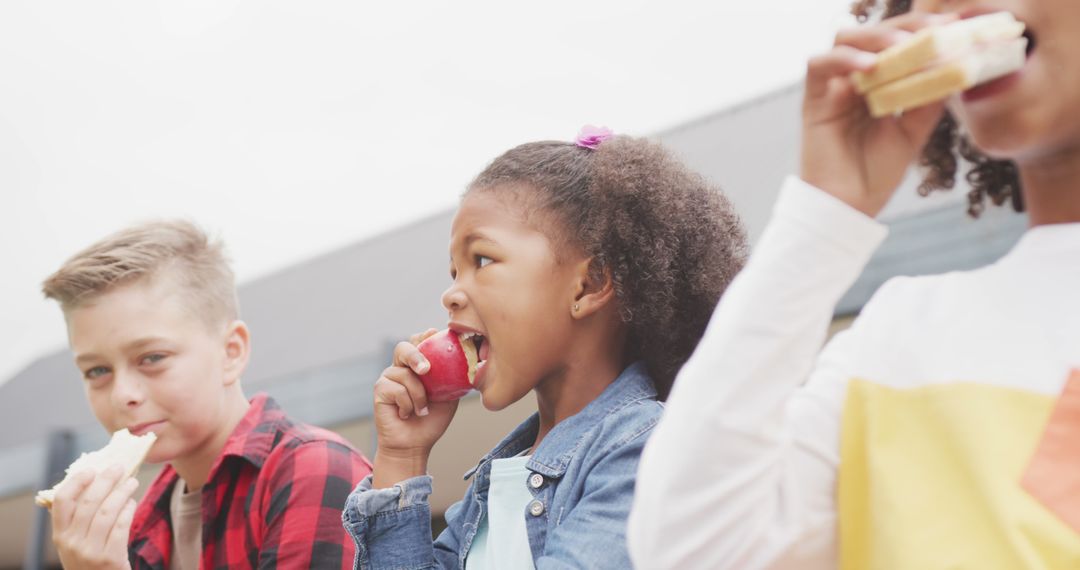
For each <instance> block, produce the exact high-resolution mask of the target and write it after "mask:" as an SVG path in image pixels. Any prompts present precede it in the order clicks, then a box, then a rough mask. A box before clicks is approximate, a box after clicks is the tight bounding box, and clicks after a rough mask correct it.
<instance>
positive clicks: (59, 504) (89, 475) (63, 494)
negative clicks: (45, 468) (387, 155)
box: [50, 471, 94, 536]
mask: <svg viewBox="0 0 1080 570" xmlns="http://www.w3.org/2000/svg"><path fill="white" fill-rule="evenodd" d="M93 481H94V472H93V471H78V472H76V473H73V474H72V475H71V478H70V479H68V480H67V481H64V483H63V484H61V485H60V487H59V488H57V489H56V495H55V496H54V497H53V506H52V509H51V510H50V513H51V514H52V532H53V536H58V535H60V534H62V533H63V532H64V531H65V530H67V528H68V527H69V526H71V518H72V517H73V516H74V515H75V507H76V504H77V503H76V501H77V500H78V499H79V497H81V496H82V494H83V491H85V490H86V488H87V487H89V486H90V483H92V482H93Z"/></svg>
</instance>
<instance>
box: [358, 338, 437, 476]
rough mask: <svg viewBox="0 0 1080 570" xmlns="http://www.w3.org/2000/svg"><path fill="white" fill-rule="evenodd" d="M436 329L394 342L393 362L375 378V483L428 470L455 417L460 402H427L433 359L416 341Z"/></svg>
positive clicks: (415, 474)
mask: <svg viewBox="0 0 1080 570" xmlns="http://www.w3.org/2000/svg"><path fill="white" fill-rule="evenodd" d="M436 332H438V331H436V330H435V329H428V330H427V331H424V332H423V333H420V334H416V335H413V336H412V337H411V338H410V339H409V342H401V343H398V345H397V346H395V347H394V363H393V365H392V366H390V367H389V368H387V369H386V370H383V373H382V376H380V377H379V379H378V380H377V381H376V382H375V431H376V433H377V436H378V439H379V447H378V449H377V450H376V452H375V472H374V481H373V483H374V486H375V488H384V487H388V486H391V485H394V484H395V483H398V482H400V481H402V480H404V479H408V478H409V477H415V476H418V475H424V474H426V473H427V460H428V456H429V455H430V454H431V448H432V447H434V445H435V442H436V441H438V440H439V438H440V437H442V435H443V433H445V432H446V428H447V427H449V425H450V420H452V419H453V418H454V412H455V411H456V410H457V402H456V401H452V402H430V403H429V402H428V400H427V394H426V392H425V391H424V385H423V384H422V383H421V382H420V376H419V375H420V374H424V373H426V372H427V371H428V369H429V368H430V364H429V363H428V361H427V359H426V358H424V355H423V354H421V353H420V350H419V349H417V348H416V345H418V344H420V343H421V342H422V341H423V340H424V339H426V338H428V337H430V336H431V335H433V334H435V333H436Z"/></svg>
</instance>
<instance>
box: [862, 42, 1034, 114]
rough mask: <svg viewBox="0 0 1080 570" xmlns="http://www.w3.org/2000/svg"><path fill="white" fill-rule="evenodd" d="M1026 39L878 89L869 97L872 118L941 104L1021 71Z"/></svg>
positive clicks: (999, 45)
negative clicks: (932, 104) (950, 98)
mask: <svg viewBox="0 0 1080 570" xmlns="http://www.w3.org/2000/svg"><path fill="white" fill-rule="evenodd" d="M1026 52H1027V39H1025V38H1022V37H1021V38H1016V39H1014V40H1010V41H1007V42H999V43H994V44H989V45H988V46H986V47H984V48H983V49H980V50H977V51H973V52H970V53H968V54H967V55H965V56H962V57H959V58H956V59H954V60H952V61H949V62H946V63H942V64H940V65H935V66H933V67H931V68H929V69H925V70H923V71H920V72H918V73H915V74H914V75H909V76H907V77H905V78H903V79H899V80H897V81H893V82H892V83H889V84H887V85H884V86H881V87H878V88H877V89H874V90H873V91H871V92H870V93H868V94H867V95H866V103H867V104H868V105H869V106H870V114H871V115H873V116H874V117H884V116H886V115H892V114H895V113H899V112H901V111H905V110H907V109H913V108H915V107H921V106H922V105H926V104H928V103H933V102H934V101H940V100H941V99H944V98H946V97H948V96H950V95H952V94H953V93H957V92H960V91H964V90H966V89H970V88H972V87H974V86H976V85H979V84H981V83H986V82H988V81H992V80H994V79H997V78H999V77H1003V76H1005V75H1008V74H1010V73H1012V72H1014V71H1017V70H1019V69H1020V68H1021V67H1023V66H1024V62H1025V61H1026V60H1027V53H1026Z"/></svg>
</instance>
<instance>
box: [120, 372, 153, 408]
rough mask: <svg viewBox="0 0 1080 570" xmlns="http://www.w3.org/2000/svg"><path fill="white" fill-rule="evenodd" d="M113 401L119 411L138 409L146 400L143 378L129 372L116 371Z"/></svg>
mask: <svg viewBox="0 0 1080 570" xmlns="http://www.w3.org/2000/svg"><path fill="white" fill-rule="evenodd" d="M112 399H113V404H114V405H115V406H116V408H117V409H124V408H135V407H138V406H139V405H140V404H142V403H143V401H144V400H145V399H146V391H145V386H144V385H143V379H142V377H141V376H140V375H139V374H137V373H133V372H129V371H127V370H121V369H117V370H114V371H113V387H112Z"/></svg>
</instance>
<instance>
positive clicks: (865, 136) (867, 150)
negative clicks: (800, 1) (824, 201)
mask: <svg viewBox="0 0 1080 570" xmlns="http://www.w3.org/2000/svg"><path fill="white" fill-rule="evenodd" d="M955 19H956V16H955V15H952V14H927V13H909V14H905V15H903V16H898V17H895V18H889V19H887V20H885V21H884V22H882V23H880V24H874V25H868V26H862V27H859V28H855V29H850V30H842V31H841V32H840V33H838V34H837V35H836V41H835V44H834V45H833V48H832V50H830V51H828V52H827V53H825V54H822V55H820V56H817V57H814V58H812V59H811V60H810V62H809V64H808V65H807V72H806V93H805V95H804V98H803V111H802V115H803V130H802V164H801V177H802V179H803V180H804V181H806V182H807V183H809V184H812V185H813V186H816V187H818V188H820V189H822V190H824V191H825V192H827V193H829V194H831V195H833V196H835V197H837V198H839V199H840V200H843V201H844V202H845V203H847V204H848V205H850V206H852V207H854V208H856V209H857V210H859V211H861V212H863V213H865V214H866V215H868V216H871V217H873V216H876V215H877V214H878V213H879V212H880V211H881V209H882V208H884V207H885V203H886V202H888V200H889V198H890V197H891V196H892V194H893V192H894V191H895V190H896V187H897V186H899V185H900V182H901V181H902V180H903V177H904V173H905V171H906V170H907V168H908V165H910V164H911V163H912V161H913V160H914V159H915V157H916V156H917V155H918V153H919V152H920V151H921V150H922V148H923V146H924V145H925V144H926V142H927V139H928V138H929V137H930V133H931V132H932V131H933V129H934V127H935V126H936V125H937V123H938V121H939V120H940V119H941V116H942V112H943V111H944V108H945V105H944V103H943V102H939V103H934V104H931V105H927V106H925V107H920V108H918V109H913V110H911V111H907V112H905V113H904V114H903V115H901V116H899V117H883V118H881V119H874V118H873V117H871V116H870V111H869V110H868V109H867V106H866V103H865V102H864V101H863V97H862V96H861V95H859V94H858V93H857V92H856V91H855V86H854V85H853V84H852V83H851V81H850V79H848V76H849V75H850V74H851V73H852V72H854V71H868V70H870V69H872V68H873V65H874V60H875V55H874V54H875V53H876V52H879V51H881V50H883V49H885V48H887V47H889V46H891V45H893V44H895V43H897V42H899V41H902V40H903V39H904V38H906V37H908V36H910V35H911V33H912V32H915V31H917V30H919V29H921V28H925V27H927V26H931V25H938V24H942V23H946V22H949V21H952V20H955Z"/></svg>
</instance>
